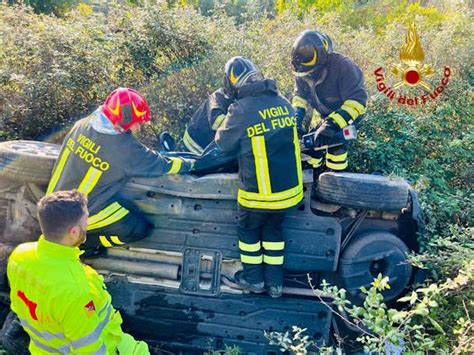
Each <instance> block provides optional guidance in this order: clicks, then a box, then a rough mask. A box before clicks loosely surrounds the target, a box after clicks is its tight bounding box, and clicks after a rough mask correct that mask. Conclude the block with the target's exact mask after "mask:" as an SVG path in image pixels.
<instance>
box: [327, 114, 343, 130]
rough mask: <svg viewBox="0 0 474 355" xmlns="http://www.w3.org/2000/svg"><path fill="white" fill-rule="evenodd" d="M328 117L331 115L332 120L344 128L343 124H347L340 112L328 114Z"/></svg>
mask: <svg viewBox="0 0 474 355" xmlns="http://www.w3.org/2000/svg"><path fill="white" fill-rule="evenodd" d="M329 117H331V118H332V119H333V121H334V122H336V123H337V125H338V126H339V127H341V128H344V127H345V126H347V122H346V120H345V119H344V117H342V116H341V115H340V114H338V113H337V112H333V113H331V114H330V115H329Z"/></svg>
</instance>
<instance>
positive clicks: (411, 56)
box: [374, 23, 451, 106]
mask: <svg viewBox="0 0 474 355" xmlns="http://www.w3.org/2000/svg"><path fill="white" fill-rule="evenodd" d="M400 60H401V61H402V63H403V64H402V63H399V64H392V65H391V67H390V72H389V73H390V74H392V75H393V76H394V77H395V78H396V79H397V80H398V82H396V84H394V85H393V86H389V85H387V84H386V83H385V76H384V74H383V72H384V69H383V68H382V67H380V68H377V69H376V70H375V71H374V74H375V76H376V81H377V89H378V91H380V93H382V94H384V95H385V96H387V97H388V98H389V99H390V100H394V99H395V98H396V100H397V103H398V104H399V105H408V106H414V105H420V104H425V103H427V102H428V101H434V100H436V99H437V98H438V97H439V96H440V95H441V94H442V93H443V92H444V89H445V87H446V85H448V82H449V77H450V76H451V69H450V68H449V67H445V68H444V72H443V77H442V78H441V80H440V82H439V85H438V86H436V87H435V88H433V87H432V85H431V84H430V83H429V82H427V81H426V79H427V78H429V77H431V76H432V75H433V74H434V70H433V65H432V64H423V61H424V60H425V53H424V52H423V48H422V47H421V43H420V38H419V37H418V34H417V33H416V28H415V24H414V23H412V24H411V26H410V29H409V30H408V34H407V36H406V41H405V44H404V45H403V46H402V48H401V50H400ZM404 85H406V86H408V87H417V86H421V87H422V88H423V89H424V90H425V91H426V93H425V94H423V95H421V96H407V95H404V94H399V93H397V92H396V90H397V89H398V88H400V87H402V86H404Z"/></svg>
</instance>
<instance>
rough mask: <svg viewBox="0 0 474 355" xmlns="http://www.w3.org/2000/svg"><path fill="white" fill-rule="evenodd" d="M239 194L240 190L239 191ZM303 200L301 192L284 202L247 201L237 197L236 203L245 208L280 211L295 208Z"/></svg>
mask: <svg viewBox="0 0 474 355" xmlns="http://www.w3.org/2000/svg"><path fill="white" fill-rule="evenodd" d="M239 192H240V190H239ZM302 199H303V190H301V192H300V193H298V194H297V195H296V196H294V197H292V198H289V199H287V200H284V201H249V200H246V199H244V198H242V197H241V196H239V195H237V201H238V202H239V204H240V205H242V206H244V207H247V208H259V209H263V210H281V209H284V208H290V207H293V206H295V205H296V204H297V203H298V202H300V201H301V200H302Z"/></svg>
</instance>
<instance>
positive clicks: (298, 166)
mask: <svg viewBox="0 0 474 355" xmlns="http://www.w3.org/2000/svg"><path fill="white" fill-rule="evenodd" d="M293 144H294V146H295V159H296V170H297V174H298V187H299V188H300V189H303V168H302V166H301V151H300V141H299V139H298V131H297V129H296V127H294V128H293Z"/></svg>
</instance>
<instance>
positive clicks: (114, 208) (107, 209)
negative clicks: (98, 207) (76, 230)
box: [87, 202, 122, 230]
mask: <svg viewBox="0 0 474 355" xmlns="http://www.w3.org/2000/svg"><path fill="white" fill-rule="evenodd" d="M120 208H122V206H120V204H119V203H118V202H114V203H112V204H110V205H108V206H107V207H105V208H104V209H103V210H102V211H100V212H98V213H96V214H95V215H93V216H91V217H89V219H88V220H87V224H88V226H87V227H88V228H87V229H88V230H89V226H91V225H94V224H95V223H97V222H99V221H101V220H102V219H104V218H106V217H107V216H110V215H111V214H112V213H114V212H116V211H118V210H119V209H120Z"/></svg>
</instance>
